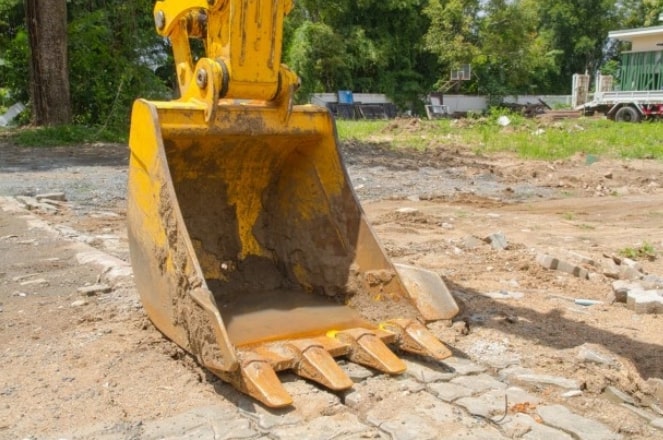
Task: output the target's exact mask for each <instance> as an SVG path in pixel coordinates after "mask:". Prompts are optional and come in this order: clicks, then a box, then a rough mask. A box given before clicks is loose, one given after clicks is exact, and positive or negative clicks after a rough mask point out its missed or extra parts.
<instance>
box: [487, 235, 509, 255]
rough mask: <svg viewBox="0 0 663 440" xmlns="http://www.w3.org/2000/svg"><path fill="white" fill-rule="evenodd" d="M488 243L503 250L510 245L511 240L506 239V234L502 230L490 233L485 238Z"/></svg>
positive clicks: (496, 248)
mask: <svg viewBox="0 0 663 440" xmlns="http://www.w3.org/2000/svg"><path fill="white" fill-rule="evenodd" d="M483 241H485V242H486V243H488V244H490V245H491V246H492V247H493V249H495V250H498V251H501V250H504V249H507V248H508V247H509V242H508V241H507V239H506V236H505V235H504V234H503V233H501V232H496V233H494V234H490V235H489V236H487V237H485V238H484V239H483Z"/></svg>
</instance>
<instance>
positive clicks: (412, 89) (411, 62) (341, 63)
mask: <svg viewBox="0 0 663 440" xmlns="http://www.w3.org/2000/svg"><path fill="white" fill-rule="evenodd" d="M425 4H426V1H425V0H386V1H378V0H361V1H357V2H352V1H349V0H332V1H320V0H302V1H301V2H298V3H297V6H296V8H295V10H294V11H293V13H291V16H290V17H289V18H288V21H287V25H286V32H285V35H286V47H287V48H288V49H287V52H286V53H287V56H286V62H287V63H288V64H289V65H290V66H291V67H293V69H294V70H295V71H296V72H297V73H298V74H299V75H300V76H301V77H302V81H303V83H304V85H303V87H304V88H303V89H302V93H301V94H300V99H302V100H305V99H307V97H308V95H309V94H310V93H311V92H314V91H327V92H333V91H336V90H343V89H350V90H353V91H355V92H382V93H386V94H387V95H388V96H390V97H391V98H392V99H394V101H395V102H396V103H397V104H399V105H401V106H402V107H411V106H413V105H415V103H418V102H419V101H420V97H421V96H422V95H423V94H424V93H425V92H426V91H427V89H428V88H429V86H430V84H431V82H432V81H433V79H434V72H435V70H434V69H435V59H434V57H432V56H431V55H430V54H429V53H427V52H426V51H425V50H424V48H423V45H422V37H423V34H424V33H425V31H426V28H427V27H428V19H427V18H426V17H425V16H424V15H423V14H422V13H421V10H422V9H423V7H424V6H425ZM315 48H318V49H315ZM304 54H312V55H315V56H317V58H316V59H311V60H309V61H306V60H305V58H304ZM315 66H317V67H315ZM316 75H319V76H316ZM307 82H311V83H312V84H310V85H308V84H307Z"/></svg>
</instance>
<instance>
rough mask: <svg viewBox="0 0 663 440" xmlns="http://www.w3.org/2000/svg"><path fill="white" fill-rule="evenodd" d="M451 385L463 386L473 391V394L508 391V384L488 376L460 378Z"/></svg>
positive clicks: (453, 380)
mask: <svg viewBox="0 0 663 440" xmlns="http://www.w3.org/2000/svg"><path fill="white" fill-rule="evenodd" d="M451 383H453V384H456V385H460V386H463V387H465V388H467V389H469V390H471V391H472V393H483V392H486V391H489V390H503V389H506V384H505V383H503V382H500V381H498V380H497V379H495V378H493V377H492V376H489V375H487V374H478V375H476V376H460V377H457V378H455V379H452V380H451Z"/></svg>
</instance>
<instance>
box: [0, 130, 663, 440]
mask: <svg viewBox="0 0 663 440" xmlns="http://www.w3.org/2000/svg"><path fill="white" fill-rule="evenodd" d="M342 154H343V156H344V158H345V162H346V166H347V168H348V172H349V175H350V178H351V180H352V182H353V185H354V187H355V190H356V193H357V195H358V197H359V199H360V201H361V202H362V206H363V208H364V210H365V211H366V212H367V214H368V217H369V219H370V221H371V223H372V224H373V226H374V229H375V231H376V232H377V234H378V236H379V237H380V239H381V241H382V243H383V245H384V247H385V248H386V250H387V252H388V254H389V255H390V256H391V258H392V259H393V261H395V262H403V263H408V264H414V265H417V266H420V267H424V268H427V269H431V270H433V271H435V272H437V273H439V274H440V275H441V276H442V277H443V279H444V281H445V282H446V283H447V286H448V287H449V289H450V290H451V292H452V294H453V295H454V297H455V299H456V301H457V302H458V304H459V305H460V306H461V312H460V314H459V315H458V316H457V317H456V318H454V320H453V322H437V323H432V324H430V325H429V327H430V328H431V329H432V330H433V331H434V333H435V334H437V335H438V336H439V337H440V338H441V339H442V340H443V341H444V342H445V343H446V344H447V345H448V346H449V347H450V348H451V349H452V351H453V353H454V356H453V358H451V359H449V360H448V361H445V362H443V363H434V362H430V361H428V360H426V359H421V358H416V357H413V356H408V355H402V356H403V358H404V359H405V360H406V361H407V364H408V366H409V369H408V372H407V373H405V374H404V375H402V376H398V377H387V376H384V375H380V374H377V373H375V372H374V371H370V370H367V369H365V368H363V367H359V366H356V365H353V364H349V363H347V362H345V361H340V362H341V364H342V366H343V368H344V369H345V370H346V371H347V372H348V374H349V375H350V376H351V377H352V379H353V380H354V382H355V386H354V388H353V389H352V390H349V391H347V392H342V393H332V392H329V391H327V390H325V389H322V388H319V387H317V386H315V385H313V384H311V383H309V382H306V381H304V380H303V379H300V378H297V377H296V376H294V375H289V374H284V375H281V378H282V380H283V381H284V383H285V387H286V389H287V390H288V392H289V393H291V394H292V395H293V397H294V400H295V404H294V406H293V407H292V408H290V409H286V410H278V411H275V410H268V409H266V408H264V407H263V406H261V405H259V404H257V403H255V402H254V401H252V400H251V399H250V398H248V397H246V396H244V395H242V394H240V393H238V392H237V391H235V390H234V389H233V388H232V387H231V386H229V385H227V384H225V383H224V382H222V381H220V380H218V379H216V378H215V377H214V376H213V375H211V374H209V373H208V372H207V371H205V370H204V369H203V368H201V367H200V366H199V365H198V364H197V363H196V362H195V360H194V359H192V358H191V357H190V356H188V355H187V354H186V353H185V352H183V351H182V350H181V349H180V348H179V347H177V346H176V345H175V344H173V343H172V342H170V341H168V340H167V339H165V338H164V337H163V336H162V335H161V334H160V333H159V332H158V331H157V330H156V329H155V328H154V327H153V326H152V324H151V323H150V321H149V320H148V318H147V317H146V315H145V314H144V312H143V310H142V308H141V304H140V299H139V297H138V294H137V292H136V290H135V288H134V285H133V282H132V278H131V269H130V264H129V251H128V243H127V238H126V224H125V221H126V220H125V209H126V203H125V192H126V179H127V168H128V158H129V151H128V148H127V146H126V145H82V146H68V147H58V148H21V147H17V146H14V145H10V144H7V143H2V144H0V196H1V197H2V198H1V199H0V439H23V438H27V439H62V438H67V439H73V438H102V439H130V438H131V439H134V438H135V439H157V438H171V439H181V438H191V439H194V438H195V439H198V438H201V439H202V438H210V439H309V438H310V439H363V438H379V439H390V438H393V439H398V440H404V439H435V438H458V439H461V438H462V439H501V438H523V439H556V438H559V439H581V440H585V439H612V438H624V439H643V440H644V439H656V438H662V439H663V430H662V429H663V402H662V400H663V386H662V385H663V381H662V380H661V379H663V336H662V335H663V314H657V313H636V311H634V310H632V309H631V308H629V307H628V306H627V304H624V303H621V302H614V303H613V302H612V299H611V292H612V290H613V288H612V284H613V282H614V281H616V279H617V278H620V277H622V278H624V277H628V276H629V272H628V271H625V270H623V269H624V268H623V267H622V266H618V265H617V263H619V262H622V260H623V258H624V255H630V256H631V257H632V258H633V259H634V260H635V261H637V263H639V265H640V268H641V269H640V270H641V272H642V273H645V274H648V275H651V276H652V277H650V279H654V278H656V276H661V277H663V264H662V263H661V261H663V229H662V227H661V224H662V222H663V189H662V187H661V186H662V185H663V163H661V162H659V161H654V160H628V161H627V160H616V159H610V158H604V157H594V156H586V155H577V156H575V157H572V158H570V159H567V160H560V161H555V162H545V161H533V160H522V159H520V158H518V157H515V156H513V155H510V154H506V153H501V154H496V155H491V156H481V155H477V154H475V153H473V152H472V151H470V150H469V149H465V148H463V147H462V146H459V145H455V144H454V145H446V144H445V143H444V142H443V141H440V142H439V144H437V143H434V144H431V146H430V147H429V148H427V149H426V150H418V151H415V150H411V151H409V150H393V149H390V148H389V147H388V145H386V144H367V143H360V142H347V143H345V144H344V145H343V146H342ZM46 193H64V195H65V198H66V201H64V202H63V201H57V200H51V201H48V200H46V202H44V200H41V202H39V203H37V204H34V203H32V202H31V200H32V199H30V198H28V199H26V198H22V197H21V196H29V197H33V196H37V195H44V194H46ZM48 197H51V198H52V199H57V198H58V196H57V194H55V195H51V196H48ZM48 197H47V198H48ZM40 203H47V204H48V205H49V206H51V207H52V208H47V207H46V206H43V205H40ZM491 236H492V238H490V237H491ZM491 240H492V243H489V242H491ZM543 256H549V257H552V258H556V259H558V260H559V261H562V262H568V263H569V264H571V265H574V267H578V268H581V269H585V270H587V271H588V273H589V277H588V279H585V278H584V277H578V276H575V275H574V274H572V273H571V274H570V273H567V272H564V271H561V270H551V269H549V268H547V267H544V265H542V264H540V261H542V257H543ZM636 270H638V268H637V266H636ZM578 273H579V272H576V274H578ZM631 275H632V273H631ZM97 284H103V285H105V286H107V288H105V287H104V286H99V287H98V288H90V286H94V285H97ZM86 287H87V288H88V291H87V292H86V291H83V290H81V288H86ZM661 311H662V310H659V312H661Z"/></svg>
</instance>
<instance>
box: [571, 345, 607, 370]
mask: <svg viewBox="0 0 663 440" xmlns="http://www.w3.org/2000/svg"><path fill="white" fill-rule="evenodd" d="M576 358H577V359H578V360H580V361H582V362H586V363H589V362H591V363H594V364H599V365H608V366H612V365H615V360H614V359H612V358H611V357H610V356H608V355H606V354H603V353H600V352H599V351H598V350H597V349H592V348H590V347H588V346H587V344H583V345H581V346H580V348H579V349H578V354H577V355H576Z"/></svg>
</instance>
